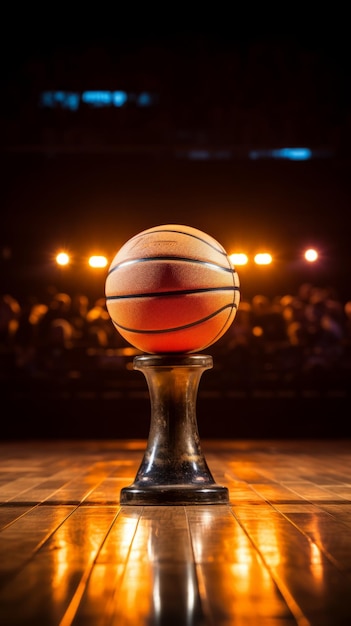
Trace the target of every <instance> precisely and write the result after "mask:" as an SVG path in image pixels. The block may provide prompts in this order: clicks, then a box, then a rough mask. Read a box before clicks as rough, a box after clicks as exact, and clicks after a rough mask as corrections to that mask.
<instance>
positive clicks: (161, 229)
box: [128, 226, 227, 256]
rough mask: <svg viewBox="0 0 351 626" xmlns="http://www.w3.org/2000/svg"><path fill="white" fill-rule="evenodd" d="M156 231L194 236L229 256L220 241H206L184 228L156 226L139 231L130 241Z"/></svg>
mask: <svg viewBox="0 0 351 626" xmlns="http://www.w3.org/2000/svg"><path fill="white" fill-rule="evenodd" d="M189 228H190V226H189ZM156 233H176V234H177V235H185V236H186V237H193V239H197V240H198V241H201V242H202V243H204V244H206V245H207V246H209V247H210V248H212V249H213V250H216V252H219V253H220V254H224V255H225V256H227V253H226V251H225V250H224V248H223V246H221V244H220V243H219V242H218V241H215V240H214V239H213V244H212V243H210V242H209V241H206V239H203V238H202V237H200V236H199V235H196V234H195V233H186V232H184V231H183V230H176V229H175V228H155V230H154V229H148V230H147V231H144V232H142V233H139V234H138V235H134V237H132V238H131V239H130V241H129V242H128V243H130V242H132V241H134V240H135V239H140V238H141V237H148V236H149V235H153V234H156ZM214 244H217V245H214ZM217 246H219V247H217Z"/></svg>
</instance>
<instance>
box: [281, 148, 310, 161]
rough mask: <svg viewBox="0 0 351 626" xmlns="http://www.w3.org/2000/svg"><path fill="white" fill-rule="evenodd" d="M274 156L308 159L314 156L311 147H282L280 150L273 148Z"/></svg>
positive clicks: (300, 159)
mask: <svg viewBox="0 0 351 626" xmlns="http://www.w3.org/2000/svg"><path fill="white" fill-rule="evenodd" d="M272 156H273V158H275V159H289V160H290V161H308V159H310V158H311V157H312V152H311V150H310V149H309V148H281V149H280V150H273V151H272Z"/></svg>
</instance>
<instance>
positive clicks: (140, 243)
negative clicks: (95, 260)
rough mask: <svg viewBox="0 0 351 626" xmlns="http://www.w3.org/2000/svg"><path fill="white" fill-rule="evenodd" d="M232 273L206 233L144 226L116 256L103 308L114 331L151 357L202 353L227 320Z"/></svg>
mask: <svg viewBox="0 0 351 626" xmlns="http://www.w3.org/2000/svg"><path fill="white" fill-rule="evenodd" d="M239 287H240V284H239V278H238V274H237V272H236V270H235V268H234V267H233V264H232V263H231V261H230V259H229V257H228V255H227V253H226V251H225V250H224V248H223V247H222V246H221V244H220V243H218V241H216V239H214V238H213V237H211V236H210V235H208V234H207V233H204V232H202V231H201V230H198V229H197V228H193V227H191V226H184V225H179V224H165V225H161V226H155V227H153V228H149V229H147V230H144V231H142V232H140V233H139V234H137V235H135V236H134V237H132V238H131V239H129V240H128V241H127V242H126V243H125V244H124V245H123V246H122V247H121V248H120V250H119V251H118V252H117V254H116V256H115V257H114V259H113V261H112V263H111V265H110V268H109V271H108V274H107V278H106V284H105V293H106V306H107V310H108V312H109V315H110V317H111V320H112V322H113V324H114V326H115V328H116V329H117V330H118V332H119V333H120V334H121V335H122V336H123V337H124V338H125V339H126V340H127V341H128V342H129V343H130V344H131V345H133V346H134V347H135V348H138V349H139V350H141V351H143V352H147V353H151V354H162V353H163V354H164V353H174V352H178V353H179V352H185V353H188V352H196V351H201V350H204V349H205V348H207V347H208V346H210V345H211V344H213V343H215V342H216V341H218V339H219V338H220V337H222V335H223V334H224V333H225V332H226V331H227V330H228V328H229V326H230V325H231V323H232V322H233V320H234V318H235V315H236V311H237V308H238V306H239V301H240V288H239Z"/></svg>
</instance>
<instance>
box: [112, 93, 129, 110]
mask: <svg viewBox="0 0 351 626" xmlns="http://www.w3.org/2000/svg"><path fill="white" fill-rule="evenodd" d="M127 99H128V96H127V94H126V92H125V91H114V92H113V94H112V102H113V105H114V106H115V107H122V106H123V105H124V104H125V103H126V102H127Z"/></svg>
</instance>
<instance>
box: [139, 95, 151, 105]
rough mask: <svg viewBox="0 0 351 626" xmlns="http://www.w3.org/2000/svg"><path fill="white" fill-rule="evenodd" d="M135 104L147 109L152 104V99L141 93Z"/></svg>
mask: <svg viewBox="0 0 351 626" xmlns="http://www.w3.org/2000/svg"><path fill="white" fill-rule="evenodd" d="M137 104H138V105H139V106H141V107H149V106H150V105H151V104H152V98H151V96H150V94H149V93H146V92H144V93H141V94H140V95H139V96H138V98H137Z"/></svg>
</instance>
